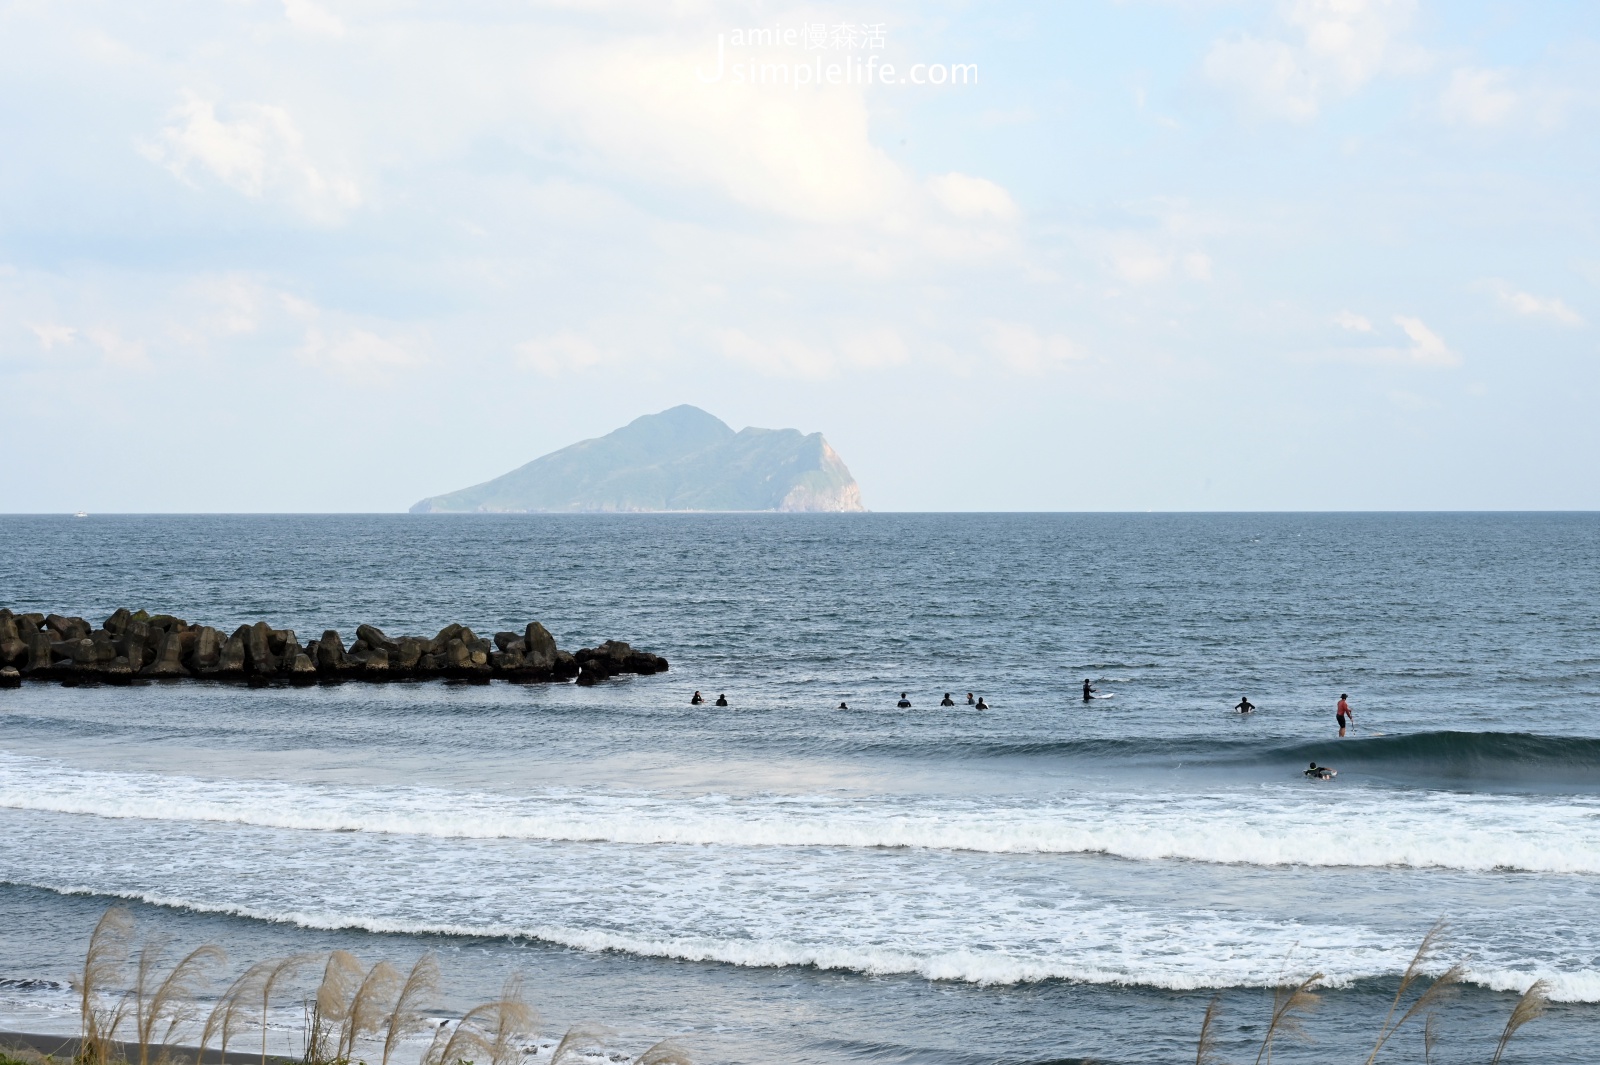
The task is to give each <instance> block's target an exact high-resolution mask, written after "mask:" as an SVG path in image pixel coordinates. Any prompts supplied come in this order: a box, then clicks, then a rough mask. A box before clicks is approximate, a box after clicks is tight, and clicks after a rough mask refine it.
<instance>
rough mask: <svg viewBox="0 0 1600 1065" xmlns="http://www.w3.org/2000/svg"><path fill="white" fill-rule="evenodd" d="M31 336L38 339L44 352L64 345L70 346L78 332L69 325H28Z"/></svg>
mask: <svg viewBox="0 0 1600 1065" xmlns="http://www.w3.org/2000/svg"><path fill="white" fill-rule="evenodd" d="M28 328H29V329H31V330H33V335H34V336H36V337H38V338H39V346H40V347H41V348H43V349H44V350H46V351H49V350H50V349H51V348H54V347H58V346H61V345H64V344H70V343H72V342H73V340H75V339H77V336H78V331H77V330H76V329H74V328H73V327H72V326H70V325H30V326H29V327H28Z"/></svg>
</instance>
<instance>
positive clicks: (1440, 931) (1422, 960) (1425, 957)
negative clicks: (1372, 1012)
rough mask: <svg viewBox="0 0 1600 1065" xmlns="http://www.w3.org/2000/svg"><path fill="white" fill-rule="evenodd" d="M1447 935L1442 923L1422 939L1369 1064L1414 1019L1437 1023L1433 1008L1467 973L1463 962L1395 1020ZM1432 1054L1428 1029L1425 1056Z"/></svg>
mask: <svg viewBox="0 0 1600 1065" xmlns="http://www.w3.org/2000/svg"><path fill="white" fill-rule="evenodd" d="M1442 935H1444V922H1443V921H1440V922H1439V923H1438V924H1436V925H1434V926H1433V927H1432V928H1430V929H1428V934H1427V935H1425V936H1423V937H1422V944H1421V945H1420V946H1418V947H1417V952H1416V954H1414V955H1413V956H1412V958H1411V964H1410V965H1407V966H1406V971H1405V974H1404V975H1403V976H1401V977H1400V990H1398V991H1396V992H1395V993H1394V1001H1393V1002H1392V1003H1390V1004H1389V1012H1388V1013H1387V1014H1386V1015H1385V1016H1384V1018H1383V1025H1382V1026H1381V1027H1380V1028H1379V1029H1378V1041H1377V1042H1376V1043H1374V1044H1373V1045H1372V1053H1371V1054H1368V1055H1367V1060H1366V1065H1373V1063H1374V1062H1376V1061H1377V1060H1378V1052H1379V1051H1381V1050H1382V1049H1383V1045H1384V1044H1385V1043H1387V1042H1388V1041H1389V1040H1390V1038H1391V1037H1392V1036H1393V1035H1394V1033H1396V1032H1398V1031H1399V1030H1400V1029H1401V1028H1402V1027H1404V1026H1405V1023H1406V1022H1407V1021H1409V1020H1410V1019H1411V1018H1413V1017H1415V1016H1417V1015H1419V1014H1421V1015H1424V1016H1426V1017H1427V1019H1428V1021H1430V1022H1431V1021H1432V1020H1433V1007H1434V1006H1436V1005H1438V1004H1439V1003H1440V1002H1442V1001H1443V1000H1444V998H1445V996H1447V995H1448V994H1449V993H1450V991H1451V990H1452V989H1453V987H1454V985H1455V984H1456V983H1458V982H1459V981H1460V980H1461V977H1462V976H1463V975H1464V974H1465V973H1466V966H1465V965H1462V964H1461V963H1460V962H1457V963H1456V964H1454V965H1452V966H1450V968H1448V969H1446V970H1445V971H1444V974H1443V975H1441V976H1438V977H1436V978H1435V979H1434V980H1433V982H1432V983H1430V984H1429V985H1428V987H1427V990H1425V991H1423V992H1422V994H1420V995H1418V996H1417V997H1416V999H1415V1000H1414V1001H1413V1002H1412V1003H1411V1006H1410V1008H1408V1009H1407V1010H1406V1011H1405V1013H1403V1014H1401V1016H1400V1019H1399V1020H1398V1021H1397V1020H1395V1019H1394V1015H1395V1011H1396V1010H1398V1009H1399V1008H1400V1003H1401V1002H1403V1001H1404V1000H1405V997H1406V992H1408V991H1410V990H1411V985H1413V984H1414V983H1416V982H1417V980H1418V978H1420V977H1421V975H1422V967H1423V966H1424V965H1426V964H1427V963H1428V962H1429V961H1431V960H1432V959H1433V956H1434V954H1435V953H1437V951H1438V946H1439V938H1440V937H1441V936H1442ZM1431 1053H1432V1049H1431V1047H1430V1046H1429V1044H1428V1039H1427V1032H1426V1027H1425V1029H1424V1033H1423V1054H1424V1055H1425V1056H1426V1055H1428V1054H1431Z"/></svg>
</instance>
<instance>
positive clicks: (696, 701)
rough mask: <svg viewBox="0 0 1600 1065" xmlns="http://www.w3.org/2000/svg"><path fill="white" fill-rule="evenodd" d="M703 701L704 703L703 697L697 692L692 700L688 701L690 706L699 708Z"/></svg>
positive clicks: (704, 698)
mask: <svg viewBox="0 0 1600 1065" xmlns="http://www.w3.org/2000/svg"><path fill="white" fill-rule="evenodd" d="M705 701H706V697H705V696H704V695H701V694H700V693H699V692H695V693H694V698H693V699H690V700H689V705H690V706H699V705H700V704H701V703H703V702H705Z"/></svg>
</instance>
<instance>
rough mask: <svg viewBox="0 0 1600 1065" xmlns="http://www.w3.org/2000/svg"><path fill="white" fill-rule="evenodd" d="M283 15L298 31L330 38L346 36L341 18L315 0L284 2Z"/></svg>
mask: <svg viewBox="0 0 1600 1065" xmlns="http://www.w3.org/2000/svg"><path fill="white" fill-rule="evenodd" d="M283 14H284V17H285V18H287V19H288V20H289V24H290V25H291V26H293V27H294V28H295V29H297V30H304V31H306V32H307V33H320V34H324V35H326V36H329V37H342V36H343V35H344V23H343V22H341V21H340V20H339V16H337V15H335V14H334V13H333V12H331V11H329V10H328V9H327V8H324V7H322V6H321V5H320V4H317V3H314V2H313V0H283Z"/></svg>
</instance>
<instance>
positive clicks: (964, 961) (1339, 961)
mask: <svg viewBox="0 0 1600 1065" xmlns="http://www.w3.org/2000/svg"><path fill="white" fill-rule="evenodd" d="M6 883H10V884H12V885H13V886H24V887H33V888H38V889H41V890H47V891H52V892H54V893H57V894H62V895H78V896H93V897H102V898H112V899H119V900H122V901H128V902H139V903H144V904H146V905H151V906H160V907H163V908H166V909H172V910H182V911H188V912H191V913H204V914H216V915H222V916H227V917H234V918H241V919H244V920H252V921H261V922H264V923H270V924H282V925H291V926H294V927H298V928H304V929H308V930H311V931H319V932H336V931H358V932H367V933H372V934H377V935H413V936H446V937H452V938H469V939H484V938H489V939H505V940H512V941H526V942H536V943H543V944H546V945H549V946H555V947H564V948H567V949H570V950H578V951H583V952H585V953H595V954H598V953H620V954H627V955H631V956H635V957H645V958H660V959H664V960H670V961H687V962H712V963H716V964H722V965H732V966H738V967H741V968H763V969H781V968H811V969H823V970H831V971H839V972H853V973H860V974H862V975H866V976H914V977H919V978H922V979H925V980H937V981H949V982H952V983H966V984H975V985H979V986H988V987H1004V986H1016V985H1022V984H1036V983H1043V982H1046V981H1053V980H1060V981H1066V982H1070V983H1080V984H1100V985H1107V986H1114V987H1144V988H1153V989H1156V990H1163V991H1196V990H1221V989H1224V988H1253V987H1275V986H1279V985H1280V984H1281V982H1282V981H1283V980H1284V979H1286V978H1288V979H1301V978H1304V977H1305V976H1307V975H1309V963H1306V964H1305V965H1303V966H1302V968H1305V969H1306V971H1305V972H1300V971H1299V970H1298V969H1296V968H1295V967H1294V966H1292V965H1289V964H1287V963H1286V962H1285V961H1284V960H1283V956H1282V955H1281V954H1277V953H1274V951H1275V950H1276V948H1277V947H1278V945H1279V944H1277V943H1273V944H1271V945H1270V946H1269V945H1268V944H1267V943H1265V942H1258V944H1257V945H1258V946H1259V947H1263V948H1266V952H1265V953H1263V954H1261V955H1260V956H1247V957H1243V958H1240V957H1237V956H1235V957H1231V958H1229V957H1226V955H1225V952H1224V953H1223V954H1219V953H1218V952H1217V951H1216V950H1215V943H1214V941H1213V939H1212V937H1211V935H1207V934H1205V933H1213V934H1214V932H1213V930H1210V929H1207V930H1203V931H1202V934H1200V935H1198V936H1197V937H1196V941H1195V946H1196V948H1197V950H1196V952H1193V953H1190V954H1188V955H1176V954H1173V953H1165V952H1164V953H1160V954H1156V953H1141V952H1140V951H1138V950H1137V949H1135V950H1131V951H1130V950H1128V949H1126V947H1125V946H1124V945H1122V944H1120V943H1109V944H1107V946H1106V947H1105V948H1104V949H1098V950H1091V951H1085V952H1083V954H1082V955H1081V956H1076V957H1073V956H1056V957H1040V956H1030V955H1026V954H1017V953H1011V952H1007V951H1004V950H988V949H973V948H954V949H932V950H925V951H918V950H909V949H905V948H904V947H896V946H892V945H876V944H829V943H807V942H804V941H800V940H795V939H791V938H785V937H781V936H778V937H766V938H757V937H738V938H735V937H717V936H704V935H684V936H672V935H648V934H638V933H632V932H625V931H617V930H614V929H597V928H581V927H571V926H565V925H555V924H538V923H532V922H530V923H526V924H523V923H506V922H483V923H463V922H449V921H424V920H403V919H395V918H383V917H375V916H366V915H353V914H340V913H335V912H329V911H318V910H311V909H282V910H272V909H265V908H262V907H256V906H246V905H236V904H211V903H205V902H200V901H196V900H192V899H188V898H183V897H179V896H173V895H166V894H162V893H159V892H140V891H126V892H105V891H97V890H94V889H92V888H87V887H69V886H53V885H49V884H43V883H27V884H17V883H15V882H12V881H7V882H6ZM1232 931H1233V935H1234V938H1238V936H1237V930H1232ZM1294 936H1295V940H1294V945H1296V946H1302V945H1306V946H1314V947H1315V948H1316V949H1315V957H1316V962H1315V966H1316V968H1317V969H1318V970H1319V971H1322V972H1324V973H1325V974H1326V975H1325V977H1324V979H1323V981H1322V986H1324V987H1328V988H1334V989H1338V988H1345V987H1350V986H1352V985H1354V984H1357V983H1359V982H1362V981H1366V980H1372V979H1380V978H1385V977H1393V976H1396V975H1398V974H1399V973H1400V972H1401V971H1402V970H1403V969H1404V968H1405V963H1406V960H1407V958H1408V952H1406V951H1400V950H1388V949H1380V948H1377V947H1374V946H1371V945H1365V946H1363V945H1359V944H1345V945H1343V948H1342V949H1341V947H1340V946H1335V945H1334V944H1331V943H1310V944H1307V943H1305V942H1304V940H1305V938H1306V934H1305V932H1304V931H1303V930H1294ZM1464 979H1465V982H1467V983H1469V984H1474V985H1477V986H1481V987H1484V988H1487V989H1489V990H1494V991H1511V992H1516V993H1521V992H1523V991H1526V990H1527V988H1528V987H1529V986H1530V985H1531V984H1532V983H1533V982H1534V981H1535V980H1541V979H1542V980H1544V981H1546V983H1547V985H1548V986H1549V988H1550V997H1551V999H1552V1000H1554V1001H1557V1002H1600V970H1595V969H1582V970H1579V971H1575V972H1574V971H1566V972H1562V971H1557V970H1550V969H1544V968H1540V967H1532V968H1517V967H1513V966H1500V967H1490V966H1482V967H1474V968H1469V969H1468V970H1467V972H1466V975H1465V977H1464Z"/></svg>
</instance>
